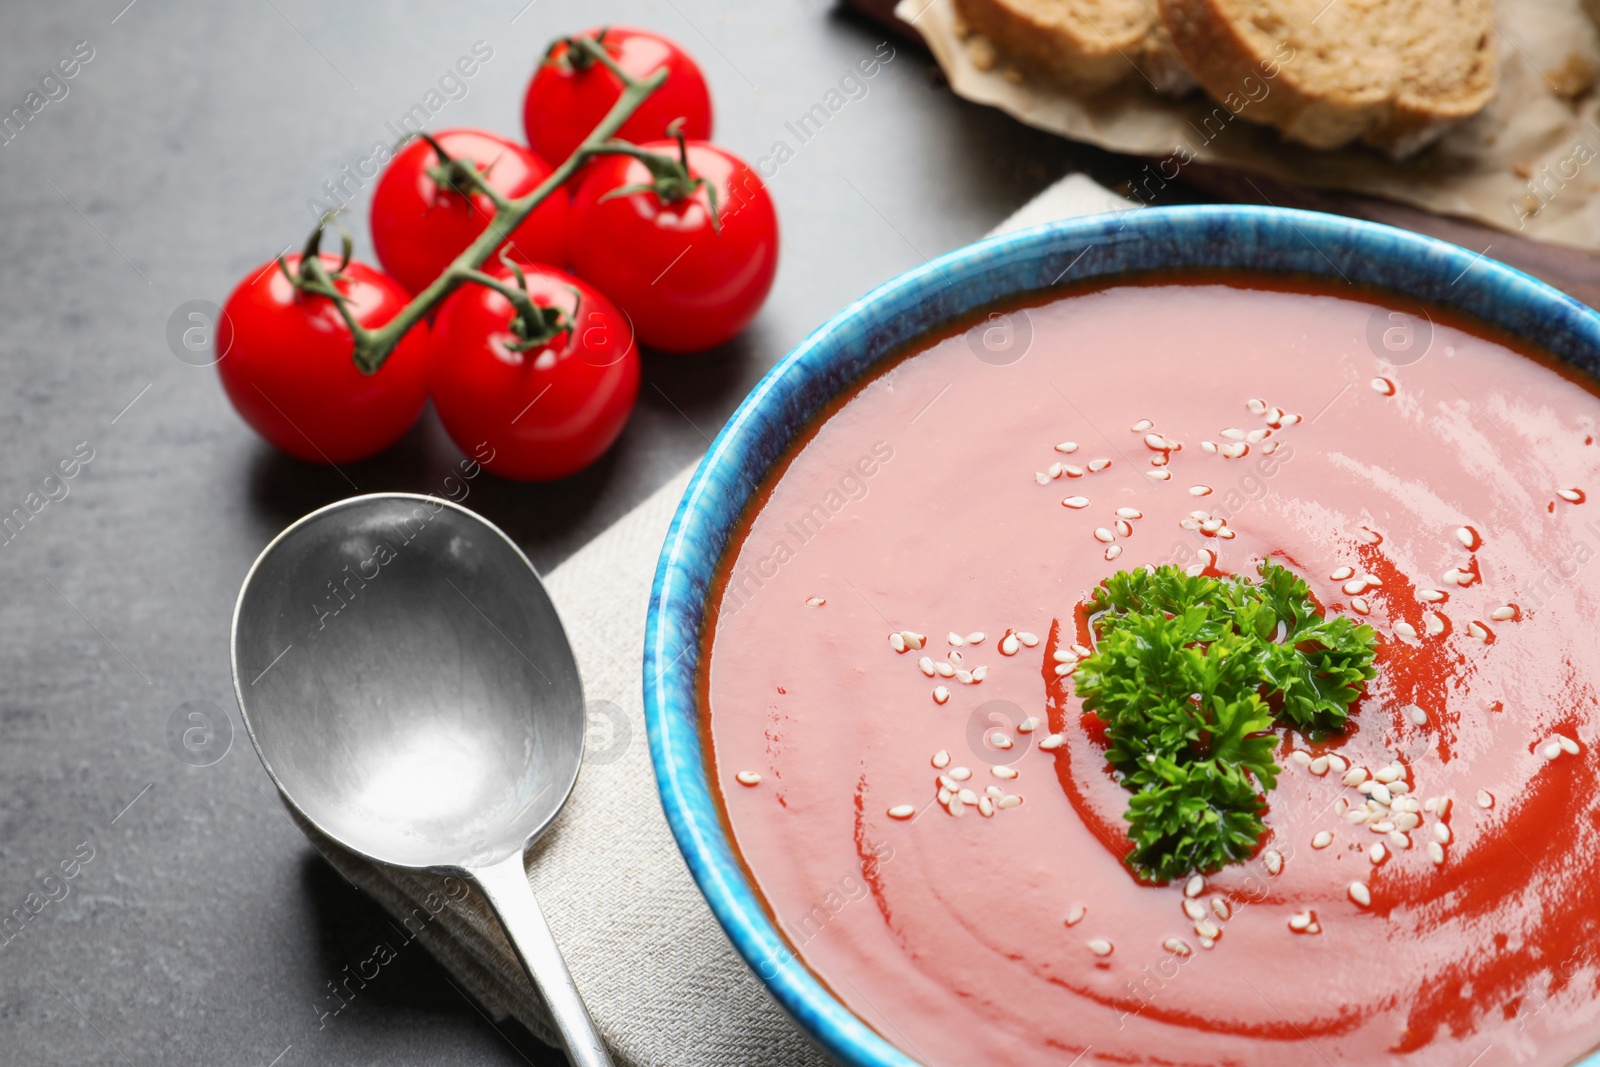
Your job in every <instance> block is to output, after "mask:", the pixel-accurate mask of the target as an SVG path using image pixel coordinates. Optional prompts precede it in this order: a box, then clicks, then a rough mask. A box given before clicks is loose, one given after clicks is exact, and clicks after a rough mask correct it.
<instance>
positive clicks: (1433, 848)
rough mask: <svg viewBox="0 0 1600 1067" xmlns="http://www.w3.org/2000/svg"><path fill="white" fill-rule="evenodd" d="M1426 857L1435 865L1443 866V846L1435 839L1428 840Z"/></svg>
mask: <svg viewBox="0 0 1600 1067" xmlns="http://www.w3.org/2000/svg"><path fill="white" fill-rule="evenodd" d="M1428 858H1429V859H1430V860H1432V861H1433V865H1434V866H1435V867H1440V866H1443V865H1444V846H1443V845H1441V844H1439V842H1437V841H1429V842H1428Z"/></svg>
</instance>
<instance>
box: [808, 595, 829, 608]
mask: <svg viewBox="0 0 1600 1067" xmlns="http://www.w3.org/2000/svg"><path fill="white" fill-rule="evenodd" d="M826 603H827V601H826V600H824V599H823V598H822V597H820V596H814V597H812V598H811V599H810V600H807V601H806V607H808V608H820V607H822V605H824V604H826Z"/></svg>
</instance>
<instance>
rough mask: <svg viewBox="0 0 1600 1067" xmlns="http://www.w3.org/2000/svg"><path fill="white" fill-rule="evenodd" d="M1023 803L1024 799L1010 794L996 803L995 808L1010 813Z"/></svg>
mask: <svg viewBox="0 0 1600 1067" xmlns="http://www.w3.org/2000/svg"><path fill="white" fill-rule="evenodd" d="M1021 803H1022V798H1021V797H1019V796H1017V795H1016V794H1015V793H1012V794H1008V795H1007V796H1003V797H1001V798H1000V799H999V800H997V801H995V805H994V806H995V807H997V808H1000V809H1002V810H1006V811H1009V810H1010V809H1012V808H1015V807H1017V806H1018V805H1020V804H1021Z"/></svg>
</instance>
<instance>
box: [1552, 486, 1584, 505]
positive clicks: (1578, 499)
mask: <svg viewBox="0 0 1600 1067" xmlns="http://www.w3.org/2000/svg"><path fill="white" fill-rule="evenodd" d="M1556 496H1558V497H1560V498H1561V499H1562V500H1565V501H1566V502H1567V503H1569V504H1578V503H1582V501H1583V492H1582V491H1581V490H1578V489H1557V490H1556Z"/></svg>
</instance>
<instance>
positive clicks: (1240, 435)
mask: <svg viewBox="0 0 1600 1067" xmlns="http://www.w3.org/2000/svg"><path fill="white" fill-rule="evenodd" d="M1222 436H1224V437H1226V438H1227V439H1228V440H1230V441H1243V440H1244V431H1243V430H1241V429H1239V427H1237V426H1229V427H1228V428H1227V429H1226V430H1223V431H1222Z"/></svg>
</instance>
